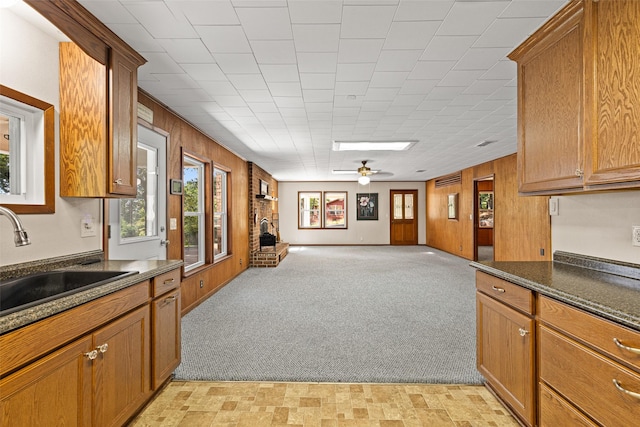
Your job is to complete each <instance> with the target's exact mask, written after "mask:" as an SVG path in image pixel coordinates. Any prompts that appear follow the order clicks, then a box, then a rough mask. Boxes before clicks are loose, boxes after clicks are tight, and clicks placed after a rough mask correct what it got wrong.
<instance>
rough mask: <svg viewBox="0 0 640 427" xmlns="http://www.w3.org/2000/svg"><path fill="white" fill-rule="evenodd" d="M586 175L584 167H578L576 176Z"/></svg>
mask: <svg viewBox="0 0 640 427" xmlns="http://www.w3.org/2000/svg"><path fill="white" fill-rule="evenodd" d="M583 175H584V171H583V170H582V169H576V176H579V177H582V176H583Z"/></svg>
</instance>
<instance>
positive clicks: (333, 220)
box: [298, 191, 347, 229]
mask: <svg viewBox="0 0 640 427" xmlns="http://www.w3.org/2000/svg"><path fill="white" fill-rule="evenodd" d="M298 228H313V229H321V228H347V192H346V191H326V192H324V193H322V192H320V191H310V192H303V191H301V192H299V193H298Z"/></svg>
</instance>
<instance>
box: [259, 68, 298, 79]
mask: <svg viewBox="0 0 640 427" xmlns="http://www.w3.org/2000/svg"><path fill="white" fill-rule="evenodd" d="M260 70H261V71H262V75H263V77H264V79H265V81H267V82H298V81H300V76H299V74H298V66H297V65H294V64H288V65H270V64H260Z"/></svg>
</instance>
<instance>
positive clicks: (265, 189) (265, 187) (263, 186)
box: [260, 180, 269, 196]
mask: <svg viewBox="0 0 640 427" xmlns="http://www.w3.org/2000/svg"><path fill="white" fill-rule="evenodd" d="M260 194H262V195H263V196H268V195H269V183H268V182H267V181H263V180H260Z"/></svg>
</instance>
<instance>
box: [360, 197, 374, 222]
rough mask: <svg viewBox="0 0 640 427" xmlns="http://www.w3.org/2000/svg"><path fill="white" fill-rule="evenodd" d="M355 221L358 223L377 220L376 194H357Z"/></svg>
mask: <svg viewBox="0 0 640 427" xmlns="http://www.w3.org/2000/svg"><path fill="white" fill-rule="evenodd" d="M356 201H357V203H358V209H357V210H356V212H357V215H356V219H357V220H358V221H366V220H373V221H377V220H378V193H357V194H356Z"/></svg>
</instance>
